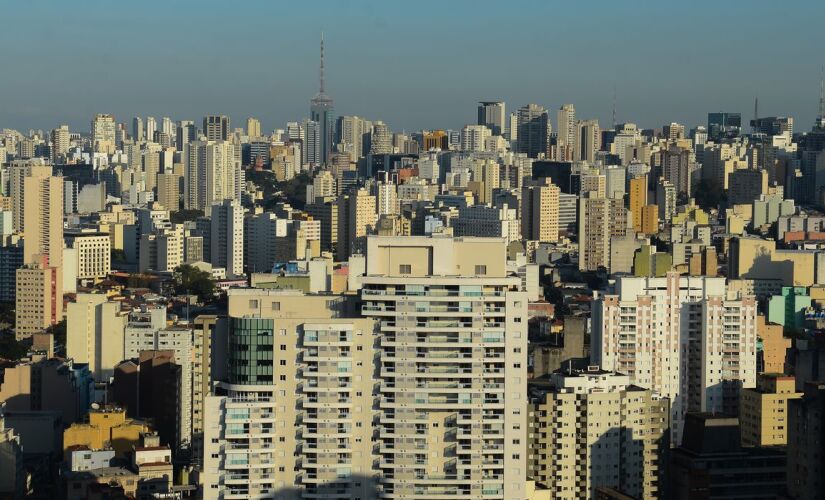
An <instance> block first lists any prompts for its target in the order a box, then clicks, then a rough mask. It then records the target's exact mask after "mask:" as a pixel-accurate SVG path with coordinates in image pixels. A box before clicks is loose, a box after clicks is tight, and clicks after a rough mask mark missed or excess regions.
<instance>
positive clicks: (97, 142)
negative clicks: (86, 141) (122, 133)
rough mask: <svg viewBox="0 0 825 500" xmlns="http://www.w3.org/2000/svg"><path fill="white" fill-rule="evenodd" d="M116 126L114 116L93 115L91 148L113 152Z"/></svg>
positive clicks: (100, 151)
mask: <svg viewBox="0 0 825 500" xmlns="http://www.w3.org/2000/svg"><path fill="white" fill-rule="evenodd" d="M116 128H117V127H116V123H115V117H114V116H112V115H103V114H98V115H95V118H94V120H92V149H93V150H94V151H95V152H99V153H106V154H112V153H114V152H115V129H116Z"/></svg>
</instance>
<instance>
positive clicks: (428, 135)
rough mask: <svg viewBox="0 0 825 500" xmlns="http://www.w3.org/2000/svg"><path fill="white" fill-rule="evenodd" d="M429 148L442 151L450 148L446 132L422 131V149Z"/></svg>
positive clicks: (427, 149) (426, 149)
mask: <svg viewBox="0 0 825 500" xmlns="http://www.w3.org/2000/svg"><path fill="white" fill-rule="evenodd" d="M431 149H440V150H442V151H447V150H448V149H450V138H449V137H448V136H447V132H445V131H443V130H433V131H432V132H424V151H429V150H431Z"/></svg>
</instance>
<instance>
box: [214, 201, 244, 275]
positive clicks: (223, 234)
mask: <svg viewBox="0 0 825 500" xmlns="http://www.w3.org/2000/svg"><path fill="white" fill-rule="evenodd" d="M210 217H211V218H212V241H211V243H212V251H211V255H212V265H213V266H216V267H223V268H225V269H226V275H227V276H232V277H235V276H242V275H243V236H244V225H243V207H242V206H241V203H240V201H236V200H224V201H223V203H220V204H215V205H213V206H212V212H211V215H210Z"/></svg>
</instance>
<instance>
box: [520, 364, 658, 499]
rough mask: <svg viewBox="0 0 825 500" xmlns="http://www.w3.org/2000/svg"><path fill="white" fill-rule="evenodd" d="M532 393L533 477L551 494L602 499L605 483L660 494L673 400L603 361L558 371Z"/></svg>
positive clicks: (637, 493) (639, 494)
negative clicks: (610, 369)
mask: <svg viewBox="0 0 825 500" xmlns="http://www.w3.org/2000/svg"><path fill="white" fill-rule="evenodd" d="M530 397H531V400H532V401H531V405H530V417H529V420H530V438H529V458H528V460H529V469H528V478H529V479H531V480H533V481H535V482H536V483H537V485H538V486H539V487H541V488H544V489H547V490H549V493H550V494H551V498H559V499H561V498H569V499H575V498H596V497H597V495H596V488H598V487H611V488H613V489H615V490H617V491H621V492H622V493H624V494H626V495H629V496H630V497H633V498H646V499H647V498H650V499H653V498H660V495H661V493H662V491H661V490H660V488H661V485H662V483H663V480H664V467H663V464H660V460H662V459H663V457H664V453H665V450H667V448H668V446H667V434H668V427H669V423H670V406H669V402H668V400H667V399H665V398H661V397H659V396H658V395H657V394H655V393H654V392H652V391H650V390H648V389H643V388H641V387H637V386H634V385H631V384H630V377H628V376H627V375H622V374H617V373H611V372H605V371H601V370H599V369H598V368H595V367H591V368H590V369H588V370H587V371H581V372H566V373H555V374H553V375H551V379H550V384H549V385H546V384H541V385H539V384H535V385H532V386H531V388H530Z"/></svg>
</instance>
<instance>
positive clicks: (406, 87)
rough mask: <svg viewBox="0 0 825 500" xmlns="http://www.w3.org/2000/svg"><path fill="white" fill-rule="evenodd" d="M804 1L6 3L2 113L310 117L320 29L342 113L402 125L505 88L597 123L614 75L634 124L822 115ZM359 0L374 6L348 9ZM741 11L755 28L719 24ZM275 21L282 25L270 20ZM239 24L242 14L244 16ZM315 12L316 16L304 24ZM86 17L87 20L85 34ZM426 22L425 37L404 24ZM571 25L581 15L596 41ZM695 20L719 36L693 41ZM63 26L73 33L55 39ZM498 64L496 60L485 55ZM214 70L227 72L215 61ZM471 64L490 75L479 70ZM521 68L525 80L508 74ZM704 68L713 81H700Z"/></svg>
mask: <svg viewBox="0 0 825 500" xmlns="http://www.w3.org/2000/svg"><path fill="white" fill-rule="evenodd" d="M802 3H803V4H804V5H805V7H806V8H808V9H810V12H811V14H812V15H810V16H805V17H804V18H803V19H801V20H800V24H798V25H794V27H793V29H791V28H784V27H783V26H782V25H779V24H776V25H775V23H774V22H773V20H774V19H776V17H775V16H777V15H781V8H780V7H779V6H775V5H770V4H768V3H765V2H754V3H752V4H749V7H750V8H749V9H748V10H747V11H743V10H742V9H740V8H738V6H735V5H723V6H714V9H713V10H710V9H702V8H701V7H702V5H701V4H695V5H694V9H693V10H691V11H690V12H685V13H680V14H681V16H673V15H672V13H670V12H668V9H666V8H665V7H662V6H656V5H655V4H645V5H644V6H643V7H642V8H640V9H639V12H635V11H634V12H631V13H627V12H624V11H622V10H621V9H619V8H617V7H614V6H609V5H605V6H603V7H602V8H601V10H600V12H599V13H598V15H591V14H589V13H582V12H578V11H576V10H575V9H573V10H571V9H569V8H567V7H565V6H547V5H545V4H538V3H532V2H525V4H527V5H530V6H531V8H533V9H534V10H535V12H536V14H537V15H538V16H540V15H541V14H547V15H548V16H549V21H548V22H549V25H548V27H549V29H546V30H542V29H539V28H537V29H536V30H530V29H526V30H524V29H508V27H509V26H515V24H514V23H515V22H516V21H518V19H514V12H511V11H503V12H501V13H499V15H498V16H496V17H495V18H489V16H486V15H485V12H486V11H487V10H488V9H485V8H484V5H477V4H473V5H474V6H475V5H477V7H478V8H477V9H459V8H457V7H455V6H450V7H449V8H447V9H446V10H445V11H444V12H443V15H441V16H439V17H438V18H432V17H428V16H427V15H426V11H428V9H420V10H421V11H424V12H423V13H422V12H419V11H403V12H399V11H398V8H397V7H394V6H383V5H382V6H375V7H372V8H368V9H359V8H355V7H354V5H356V4H357V5H359V6H362V7H363V6H364V5H363V4H362V3H361V2H354V3H347V4H326V5H325V8H323V9H320V12H307V11H305V9H304V8H303V7H294V6H291V7H290V11H289V12H286V11H284V12H280V11H278V10H277V9H275V8H274V7H272V6H269V5H267V4H253V6H251V7H249V8H248V9H247V10H248V11H249V12H256V13H257V12H259V13H260V15H256V16H245V15H244V14H245V12H244V11H241V10H235V11H232V10H226V9H218V8H216V7H215V6H214V5H213V6H211V7H210V4H209V3H208V2H207V4H205V7H206V8H204V9H201V10H200V11H198V10H195V9H187V8H186V5H176V6H169V7H168V9H167V10H168V13H169V16H166V17H164V16H154V17H152V16H150V15H149V14H150V11H151V10H152V9H148V8H147V9H146V12H137V11H125V10H122V9H94V8H92V7H93V6H94V5H97V4H96V3H92V4H91V5H89V6H88V7H86V8H77V7H76V6H72V8H67V7H66V6H61V5H57V6H51V5H50V6H48V7H46V6H44V5H43V4H36V3H35V4H28V3H27V4H17V5H14V4H12V5H9V6H8V7H7V9H6V10H7V11H8V12H9V13H10V14H11V15H13V16H15V18H18V19H20V20H21V22H20V23H15V24H14V25H12V26H10V27H9V29H7V30H6V31H4V32H3V33H0V43H3V45H4V46H5V47H9V51H8V53H7V57H6V59H7V60H8V61H14V62H15V63H16V64H17V67H18V71H9V72H7V73H8V74H7V77H6V78H4V80H3V81H2V82H0V91H2V93H3V95H6V96H16V97H15V99H10V100H9V101H10V102H7V103H6V104H5V105H4V106H3V108H2V109H0V127H6V128H16V129H21V130H28V129H44V130H48V129H51V128H53V127H55V126H57V125H58V124H61V123H66V124H68V125H69V126H70V128H71V129H73V130H80V131H84V130H86V129H87V127H88V123H89V120H90V117H91V116H93V115H94V114H95V113H111V114H113V115H115V117H117V119H118V120H119V121H121V122H124V123H125V122H127V121H128V120H130V119H131V117H133V116H143V117H145V116H156V117H158V118H159V117H161V116H170V117H172V118H173V119H198V118H199V117H200V116H203V115H204V114H225V115H228V116H230V117H231V118H232V120H233V121H234V122H235V123H241V122H242V121H243V120H245V119H246V118H247V117H248V116H255V117H256V118H258V119H259V120H261V123H262V126H263V128H264V130H267V131H270V130H272V129H274V128H282V127H283V126H284V124H285V123H286V122H287V121H296V120H300V119H302V118H303V117H305V116H307V110H306V104H305V103H306V102H307V101H308V100H309V99H310V98H311V97H312V96H313V95H314V94H315V93H316V92H317V71H318V66H317V54H318V52H317V50H318V49H317V47H318V46H317V41H318V37H319V36H320V34H321V32H322V31H323V32H324V33H325V35H326V38H327V71H326V73H327V80H328V84H327V90H328V93H329V95H330V96H332V97H333V98H334V99H335V100H336V104H337V106H336V108H337V109H336V111H337V114H339V115H358V116H363V117H366V118H368V119H373V120H383V121H384V122H386V123H387V124H388V125H390V127H391V128H392V129H394V130H406V131H413V130H420V129H427V128H453V129H458V128H460V127H461V126H463V125H465V124H468V123H473V122H474V119H473V111H474V108H475V103H476V102H477V101H480V100H485V99H494V100H502V101H505V102H506V103H507V104H508V111H509V110H515V109H516V108H518V107H519V106H522V105H526V104H528V103H538V104H541V105H543V106H545V107H547V108H548V109H555V108H558V107H559V106H561V105H562V104H563V103H568V102H570V103H574V104H575V105H576V108H577V111H578V113H577V114H578V115H579V116H582V117H588V118H595V119H598V120H599V121H600V123H602V124H603V125H604V124H609V123H610V121H611V113H612V109H613V100H614V89H615V93H616V101H617V119H618V121H619V122H633V123H637V124H638V125H639V126H640V127H641V128H658V127H661V126H662V125H664V124H667V123H670V122H671V121H678V122H680V123H685V124H686V125H687V126H695V125H698V124H702V123H704V117H705V116H706V113H708V112H712V111H731V112H739V113H741V114H742V116H743V119H747V120H749V119H750V118H751V117H752V116H751V115H752V112H753V101H754V98H755V97H758V98H759V102H760V114H761V115H762V116H774V115H781V116H792V117H794V118H795V119H796V121H797V123H799V124H809V123H813V121H814V118H815V116H816V113H817V106H816V104H817V98H818V89H819V82H820V78H821V75H820V72H821V68H820V66H821V61H819V60H818V59H819V56H818V55H817V54H816V50H815V47H816V43H815V33H816V29H815V26H814V24H812V25H811V26H810V29H808V28H806V26H807V25H808V23H814V22H815V20H816V19H817V18H818V16H817V15H815V14H816V13H817V12H822V13H823V14H825V7H823V6H821V5H818V4H816V3H813V2H802ZM459 5H462V4H459ZM463 5H464V6H465V7H466V4H463ZM45 8H48V11H44V9H45ZM182 9H184V10H187V14H188V15H189V16H190V18H191V21H192V22H191V23H187V25H186V26H183V25H180V23H176V22H175V21H174V20H175V19H179V16H177V15H173V14H176V13H178V11H180V10H182ZM459 10H460V12H459ZM515 10H518V11H523V9H514V11H515ZM190 11H191V12H190ZM363 11H368V12H370V14H369V16H353V14H354V13H355V12H363ZM269 12H271V13H272V14H273V16H272V17H270V16H267V13H269ZM284 14H289V15H288V16H283V18H284V19H286V18H289V19H297V21H296V22H290V23H284V22H282V21H281V17H279V15H284ZM402 14H403V15H402ZM313 15H314V17H313ZM459 15H460V16H461V17H459ZM731 16H736V19H737V22H739V23H742V24H747V25H749V26H751V28H752V29H751V30H750V31H749V30H724V23H725V22H727V21H726V20H729V19H730V18H731ZM266 19H270V20H271V21H272V23H273V24H274V25H275V26H276V27H277V29H276V30H272V29H261V28H266ZM29 20H30V21H32V22H35V20H36V22H37V23H38V24H39V25H41V26H42V30H41V32H42V34H41V35H40V36H38V37H37V38H35V39H32V40H30V41H29V43H15V42H17V41H19V40H21V39H25V38H24V37H25V36H27V35H26V34H25V33H22V32H20V31H19V29H18V26H20V27H22V26H27V25H29V24H30V23H29V22H28V21H29ZM219 21H220V22H222V26H224V27H225V35H226V36H225V38H226V40H225V42H224V43H222V44H208V50H207V49H205V48H204V47H206V45H203V44H200V43H199V40H201V38H200V33H199V32H197V31H193V29H197V27H198V26H201V27H203V26H214V25H215V24H214V23H216V22H219ZM239 21H243V23H241V24H243V26H238V27H236V26H235V24H237V22H239ZM304 21H308V22H309V23H305V22H304ZM462 21H463V22H462ZM313 22H314V24H315V26H312V27H311V28H310V27H308V26H307V25H308V24H312V23H313ZM147 23H149V24H147ZM244 23H245V24H244ZM422 23H426V24H422ZM88 24H91V25H94V26H95V29H94V30H87V31H85V32H84V31H82V30H81V31H78V30H76V27H77V26H78V25H80V26H82V25H88ZM188 24H191V25H192V26H189V25H188ZM150 25H151V26H154V29H153V33H154V34H155V36H153V37H144V36H142V33H143V32H142V31H141V30H143V29H145V27H146V26H150ZM423 26H427V29H428V30H430V35H429V36H428V37H421V38H417V39H416V38H411V37H413V36H414V35H415V33H416V32H417V30H420V29H421V28H422V27H423ZM616 26H622V27H624V28H625V29H624V30H623V32H620V33H618V34H616V35H614V36H616V37H621V41H622V44H621V46H623V47H625V49H626V54H625V57H619V55H618V54H616V53H615V51H613V52H611V50H609V49H610V47H612V45H611V43H612V41H611V39H612V38H613V37H611V36H610V35H609V33H610V32H611V30H615V27H616ZM579 27H581V28H587V31H586V32H587V37H583V36H582V35H583V34H584V33H585V31H584V30H578V28H579ZM696 27H702V28H703V29H704V30H705V31H707V32H709V33H712V34H713V36H711V37H707V38H703V37H696V35H695V32H694V31H693V29H694V28H696ZM359 28H360V29H359ZM495 30H501V32H502V35H501V37H500V38H502V39H504V40H507V37H508V36H509V37H510V38H509V40H510V41H509V42H507V43H505V42H501V43H481V44H479V43H478V40H475V39H473V38H472V34H473V33H489V32H495ZM760 30H762V31H764V30H771V32H774V33H775V34H776V37H775V38H777V39H782V40H784V43H783V44H781V45H780V44H773V45H767V44H762V45H760V46H757V47H756V48H754V47H753V43H752V41H751V40H750V37H748V36H747V35H748V33H751V32H752V33H754V36H755V34H756V33H758V32H759V31H760ZM680 35H682V36H680ZM685 35H690V36H685ZM61 37H65V38H66V39H67V40H70V41H69V43H64V42H60V44H58V42H59V41H60V40H61ZM389 37H394V38H395V39H396V40H414V43H412V44H410V43H407V42H403V41H399V42H393V41H392V39H391V38H389ZM101 40H109V41H110V43H100V42H101ZM377 41H380V43H376V42H377ZM568 41H569V43H570V44H571V45H570V46H567V45H566V42H568ZM296 42H297V43H296ZM44 45H45V46H44ZM509 47H513V50H508V48H509ZM720 47H721V48H720ZM787 47H794V48H795V49H794V50H795V57H787V56H786V51H787ZM46 48H48V50H44V49H46ZM81 53H82V54H86V55H85V56H83V57H80V56H79V55H78V54H81ZM514 55H515V57H513V56H514ZM435 56H438V57H435ZM543 58H546V59H547V62H548V63H547V64H542V59H543ZM262 62H266V63H267V64H262ZM491 62H496V63H497V64H498V66H496V67H495V68H492V67H491V66H490V65H491ZM768 63H770V66H768ZM42 67H49V68H54V70H55V74H57V75H61V77H60V79H59V80H58V79H57V78H55V79H51V78H49V79H42V80H40V79H36V78H35V79H32V78H31V76H32V74H36V73H37V71H39V69H38V68H42ZM104 67H105V68H107V71H103V70H102V68H104ZM216 67H222V68H223V69H224V71H221V72H219V73H214V69H215V68H216ZM376 67H377V68H379V72H378V73H377V74H376V73H375V71H376ZM528 69H529V72H528V71H527V70H528ZM479 70H481V71H480V75H483V78H474V77H472V75H473V72H474V71H479ZM522 74H524V75H526V76H527V78H513V75H522ZM241 75H247V77H246V78H244V77H242V76H241ZM364 75H374V76H375V77H372V78H364ZM697 75H706V77H705V78H703V79H700V80H699V81H698V82H697V81H696V78H697ZM788 75H793V77H792V78H789V77H788ZM92 76H93V77H94V78H92ZM396 76H403V78H395V77H396ZM697 83H698V84H697Z"/></svg>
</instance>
